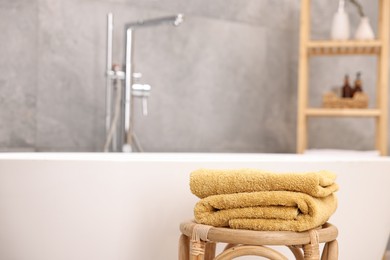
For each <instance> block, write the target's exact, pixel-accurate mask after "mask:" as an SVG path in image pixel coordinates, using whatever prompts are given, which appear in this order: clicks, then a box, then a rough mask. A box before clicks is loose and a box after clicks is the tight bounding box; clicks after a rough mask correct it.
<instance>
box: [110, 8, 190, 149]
mask: <svg viewBox="0 0 390 260" xmlns="http://www.w3.org/2000/svg"><path fill="white" fill-rule="evenodd" d="M182 22H183V15H182V14H177V15H174V16H167V17H162V18H155V19H150V20H142V21H137V22H132V23H127V24H126V25H125V57H124V64H125V66H124V69H123V71H122V70H120V69H118V67H116V69H115V70H114V69H113V65H112V31H113V17H112V14H111V13H109V14H108V15H107V64H106V77H107V79H106V95H107V97H106V131H107V132H108V131H109V130H110V127H111V126H112V124H113V122H112V119H111V114H112V106H113V104H112V96H113V90H112V87H113V86H112V85H113V84H112V83H113V81H115V82H118V81H121V82H123V81H124V88H121V89H122V90H121V91H123V92H122V104H121V111H120V113H121V120H120V126H119V130H118V129H117V131H115V134H114V135H113V138H112V139H113V140H116V139H117V138H116V134H118V135H119V138H118V142H117V143H118V144H119V147H120V148H121V149H122V151H123V152H132V151H133V147H134V148H136V149H138V151H142V150H143V149H142V147H141V145H140V144H139V142H138V140H137V138H136V135H135V134H134V98H141V99H142V114H143V115H147V114H148V97H149V95H150V91H151V86H150V85H149V84H142V83H140V78H141V77H142V74H141V73H134V55H133V52H134V34H135V31H136V30H138V29H140V28H144V27H150V26H157V25H163V24H171V25H173V26H178V25H180V24H181V23H182ZM114 118H115V116H114ZM133 141H134V143H133ZM112 150H113V151H117V148H116V143H115V144H114V143H113V144H112Z"/></svg>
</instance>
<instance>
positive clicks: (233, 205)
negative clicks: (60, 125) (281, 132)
mask: <svg viewBox="0 0 390 260" xmlns="http://www.w3.org/2000/svg"><path fill="white" fill-rule="evenodd" d="M335 179H336V175H335V174H333V173H331V172H327V171H321V172H313V173H271V172H265V171H260V170H255V169H241V170H206V169H201V170H197V171H195V172H193V173H191V176H190V188H191V191H192V193H193V194H195V195H196V196H198V197H199V198H201V200H200V201H199V202H198V203H197V204H196V205H195V208H194V215H195V220H196V221H197V222H198V223H201V224H205V225H211V226H216V227H231V228H237V229H252V230H264V231H276V230H279V231H280V230H286V231H287V230H289V231H305V230H309V229H312V228H315V227H318V226H320V225H322V224H324V223H325V222H326V221H327V220H328V219H329V218H330V216H331V215H332V214H333V213H334V212H335V210H336V208H337V199H336V196H335V195H334V192H335V191H337V190H338V185H337V184H336V183H335Z"/></svg>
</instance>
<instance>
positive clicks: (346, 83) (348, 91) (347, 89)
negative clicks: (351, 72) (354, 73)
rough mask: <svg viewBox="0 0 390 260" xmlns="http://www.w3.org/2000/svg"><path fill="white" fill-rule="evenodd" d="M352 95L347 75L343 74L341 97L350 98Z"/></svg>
mask: <svg viewBox="0 0 390 260" xmlns="http://www.w3.org/2000/svg"><path fill="white" fill-rule="evenodd" d="M352 96H353V89H352V88H351V86H350V85H349V76H348V75H345V77H344V85H343V88H342V97H343V98H351V97H352Z"/></svg>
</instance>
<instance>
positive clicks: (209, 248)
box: [204, 242, 217, 260]
mask: <svg viewBox="0 0 390 260" xmlns="http://www.w3.org/2000/svg"><path fill="white" fill-rule="evenodd" d="M216 246H217V243H213V242H208V243H206V249H205V255H204V260H213V259H214V257H215V248H216Z"/></svg>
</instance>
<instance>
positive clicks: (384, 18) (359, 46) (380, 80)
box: [297, 0, 390, 155]
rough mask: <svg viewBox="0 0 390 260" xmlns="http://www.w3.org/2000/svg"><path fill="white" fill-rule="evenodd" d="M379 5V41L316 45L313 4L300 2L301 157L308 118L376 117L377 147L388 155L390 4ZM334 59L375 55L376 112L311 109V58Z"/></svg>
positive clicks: (306, 0)
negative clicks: (343, 56) (311, 34)
mask: <svg viewBox="0 0 390 260" xmlns="http://www.w3.org/2000/svg"><path fill="white" fill-rule="evenodd" d="M378 1H379V11H378V16H379V18H378V39H376V40H372V41H356V40H351V41H313V40H310V5H311V0H301V17H300V48H299V74H298V78H299V81H298V124H297V152H298V153H303V152H304V151H305V150H306V149H307V146H308V142H307V135H308V133H307V131H308V130H307V124H308V118H309V117H363V118H366V117H373V118H375V120H376V133H375V139H376V140H375V147H376V149H377V150H378V151H379V153H380V154H381V155H387V129H388V128H387V124H388V122H387V121H388V118H387V117H388V104H387V103H388V101H387V96H388V65H389V61H388V55H389V50H388V48H389V24H390V19H389V15H390V0H378ZM331 55H375V56H376V57H377V62H378V66H377V86H376V104H377V107H376V108H371V109H339V108H335V109H330V108H311V107H309V106H308V104H309V102H308V101H309V100H308V98H309V97H308V96H309V95H308V92H309V59H310V57H312V56H331Z"/></svg>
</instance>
